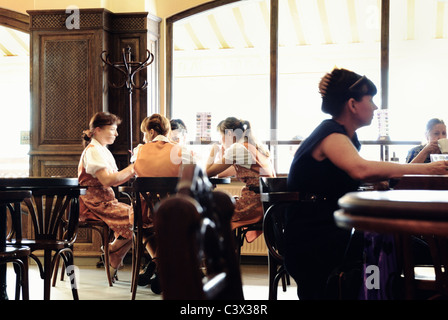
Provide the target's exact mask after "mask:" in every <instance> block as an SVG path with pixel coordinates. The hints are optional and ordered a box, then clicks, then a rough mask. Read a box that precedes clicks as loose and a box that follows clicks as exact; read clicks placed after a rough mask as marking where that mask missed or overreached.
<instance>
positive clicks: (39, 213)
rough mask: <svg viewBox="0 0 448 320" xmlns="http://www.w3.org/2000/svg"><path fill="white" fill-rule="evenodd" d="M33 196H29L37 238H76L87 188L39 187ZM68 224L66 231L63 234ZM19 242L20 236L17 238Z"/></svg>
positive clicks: (29, 209) (35, 189)
mask: <svg viewBox="0 0 448 320" xmlns="http://www.w3.org/2000/svg"><path fill="white" fill-rule="evenodd" d="M32 194H33V197H32V198H27V199H25V201H24V202H25V204H26V206H27V208H28V214H29V215H30V217H31V221H32V225H33V232H34V239H35V240H67V241H68V242H70V243H73V242H74V241H75V240H76V235H77V231H78V219H79V196H80V195H83V194H85V189H84V188H71V187H39V188H34V189H32ZM63 223H66V225H64V230H65V232H64V234H63V235H61V234H60V230H61V228H60V227H61V226H62V224H63ZM17 240H18V241H19V239H17Z"/></svg>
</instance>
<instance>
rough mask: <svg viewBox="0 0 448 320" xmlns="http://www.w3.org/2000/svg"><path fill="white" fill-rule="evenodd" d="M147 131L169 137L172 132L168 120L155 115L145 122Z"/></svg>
mask: <svg viewBox="0 0 448 320" xmlns="http://www.w3.org/2000/svg"><path fill="white" fill-rule="evenodd" d="M145 124H146V131H147V132H149V131H150V130H151V129H153V130H154V131H155V132H157V133H158V134H159V135H160V134H161V135H164V136H167V135H168V133H169V132H170V130H171V125H170V122H169V121H168V119H167V118H166V117H165V116H162V115H161V114H158V113H154V114H153V115H152V116H150V117H149V119H148V120H147V121H146V122H145Z"/></svg>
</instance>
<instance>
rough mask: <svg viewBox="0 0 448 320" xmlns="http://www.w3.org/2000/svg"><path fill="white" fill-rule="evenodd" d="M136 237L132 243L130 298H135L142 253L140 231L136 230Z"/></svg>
mask: <svg viewBox="0 0 448 320" xmlns="http://www.w3.org/2000/svg"><path fill="white" fill-rule="evenodd" d="M136 238H137V239H135V244H134V251H135V252H133V258H132V283H131V292H132V295H131V299H132V300H135V296H136V294H137V282H138V275H139V273H140V264H141V260H142V255H143V248H142V243H143V239H142V238H143V236H142V233H141V232H137V236H136Z"/></svg>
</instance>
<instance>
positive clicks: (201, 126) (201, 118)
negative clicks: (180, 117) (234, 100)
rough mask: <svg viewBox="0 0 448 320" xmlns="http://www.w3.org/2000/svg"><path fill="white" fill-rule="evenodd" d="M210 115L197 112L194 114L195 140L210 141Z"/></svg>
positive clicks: (209, 113)
mask: <svg viewBox="0 0 448 320" xmlns="http://www.w3.org/2000/svg"><path fill="white" fill-rule="evenodd" d="M211 129H212V113H211V112H198V113H197V114H196V140H199V141H201V142H202V141H211V139H212V138H211V131H212V130H211Z"/></svg>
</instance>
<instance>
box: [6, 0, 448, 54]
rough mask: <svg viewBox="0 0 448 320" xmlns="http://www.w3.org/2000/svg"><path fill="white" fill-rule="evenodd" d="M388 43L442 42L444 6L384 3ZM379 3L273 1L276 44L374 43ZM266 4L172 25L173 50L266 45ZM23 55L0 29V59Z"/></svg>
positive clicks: (435, 1)
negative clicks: (276, 12)
mask: <svg viewBox="0 0 448 320" xmlns="http://www.w3.org/2000/svg"><path fill="white" fill-rule="evenodd" d="M390 3H391V4H390V6H391V8H390V10H391V14H390V15H391V23H390V39H391V41H393V40H396V39H399V40H400V39H401V40H418V39H447V38H448V2H447V1H444V0H393V1H390ZM380 6H381V0H279V45H280V46H281V47H292V46H294V47H297V46H308V45H313V44H339V43H363V42H369V41H379V40H380ZM269 7H270V4H269V0H251V1H241V2H236V3H233V4H230V5H226V6H222V7H219V8H215V9H212V10H209V11H206V12H203V13H200V14H196V15H194V16H192V17H189V18H185V19H182V20H179V21H177V22H176V23H175V24H174V48H175V50H177V51H198V50H212V49H232V48H258V47H267V46H269V19H270V17H269ZM12 56H29V35H28V34H27V33H24V32H21V31H17V30H14V29H11V28H6V27H4V26H0V58H7V57H12Z"/></svg>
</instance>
